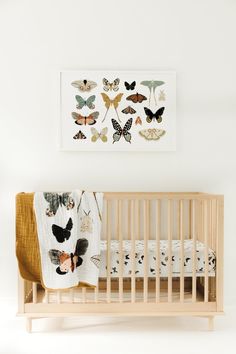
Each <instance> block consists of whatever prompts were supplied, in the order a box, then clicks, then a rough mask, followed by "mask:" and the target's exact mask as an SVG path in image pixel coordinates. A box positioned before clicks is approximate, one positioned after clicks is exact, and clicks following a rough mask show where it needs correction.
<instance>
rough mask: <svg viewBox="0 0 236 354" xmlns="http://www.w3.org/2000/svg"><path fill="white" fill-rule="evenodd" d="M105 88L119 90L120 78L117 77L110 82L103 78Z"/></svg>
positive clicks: (106, 89)
mask: <svg viewBox="0 0 236 354" xmlns="http://www.w3.org/2000/svg"><path fill="white" fill-rule="evenodd" d="M102 82H103V90H104V91H106V92H107V91H112V90H113V91H118V90H119V83H120V79H118V78H117V79H115V80H114V81H113V82H109V81H108V80H107V79H105V78H104V79H103V80H102Z"/></svg>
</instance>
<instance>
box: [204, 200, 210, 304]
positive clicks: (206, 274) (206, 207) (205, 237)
mask: <svg viewBox="0 0 236 354" xmlns="http://www.w3.org/2000/svg"><path fill="white" fill-rule="evenodd" d="M203 211H204V219H203V225H204V233H203V235H204V245H205V252H204V261H205V272H204V273H205V274H204V275H205V277H204V302H208V288H209V283H208V222H209V218H208V201H207V200H204V204H203Z"/></svg>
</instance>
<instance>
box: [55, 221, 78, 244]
mask: <svg viewBox="0 0 236 354" xmlns="http://www.w3.org/2000/svg"><path fill="white" fill-rule="evenodd" d="M72 227H73V222H72V219H71V218H69V220H68V222H67V224H66V227H65V228H63V227H61V226H58V225H56V224H52V233H53V235H54V236H55V237H56V239H57V242H60V243H62V242H64V241H65V240H69V238H70V232H71V229H72Z"/></svg>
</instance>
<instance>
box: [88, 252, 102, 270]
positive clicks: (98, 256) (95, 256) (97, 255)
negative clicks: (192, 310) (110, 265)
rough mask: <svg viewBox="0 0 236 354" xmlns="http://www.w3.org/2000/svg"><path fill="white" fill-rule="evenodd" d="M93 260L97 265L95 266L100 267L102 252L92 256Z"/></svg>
mask: <svg viewBox="0 0 236 354" xmlns="http://www.w3.org/2000/svg"><path fill="white" fill-rule="evenodd" d="M90 260H91V262H93V264H94V265H95V267H97V268H99V265H100V261H101V257H100V254H96V255H94V256H92V257H91V258H90Z"/></svg>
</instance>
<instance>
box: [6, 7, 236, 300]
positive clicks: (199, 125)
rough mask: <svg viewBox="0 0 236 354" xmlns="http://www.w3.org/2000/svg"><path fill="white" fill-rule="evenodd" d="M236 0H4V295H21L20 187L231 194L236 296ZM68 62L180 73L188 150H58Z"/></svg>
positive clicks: (229, 245)
mask: <svg viewBox="0 0 236 354" xmlns="http://www.w3.org/2000/svg"><path fill="white" fill-rule="evenodd" d="M235 32H236V2H235V1H233V0H221V1H219V0H218V1H217V0H198V1H195V0H178V1H175V0H172V1H171V0H145V1H141V0H140V1H138V0H119V1H115V0H86V1H85V0H83V1H79V0H67V1H63V0H51V1H49V0H47V1H46V0H38V1H36V0H35V1H34V0H25V1H24V0H18V1H17V0H16V1H13V0H5V1H4V0H1V1H0V120H1V128H0V144H1V148H0V188H1V191H0V230H1V232H0V239H1V241H0V262H1V267H0V269H1V282H0V286H1V290H0V296H2V297H5V296H15V295H16V259H15V253H14V252H15V248H14V247H15V246H14V241H15V235H14V223H15V221H14V196H15V194H16V193H17V192H19V191H35V190H63V189H64V190H70V189H73V188H75V187H77V188H83V189H90V190H132V191H135V190H143V191H153V190H156V191H158V190H159V191H206V192H207V191H209V192H216V193H224V194H225V256H226V257H225V295H226V302H227V303H229V302H232V301H233V299H235V293H236V282H235V274H234V268H235V266H234V259H235V248H236V235H235V232H236V208H235V203H234V200H236V159H235V151H236V139H235V136H236V116H235V113H236V100H235V93H236V67H235V63H236V51H235ZM62 69H110V70H112V69H114V70H116V69H117V70H119V69H120V70H122V69H124V70H139V69H143V70H149V69H150V70H159V69H160V70H176V72H177V151H176V152H168V153H95V152H93V153H79V152H76V153H75V152H74V153H71V152H59V151H58V150H57V129H58V114H59V91H58V89H59V82H58V73H59V71H60V70H62Z"/></svg>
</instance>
